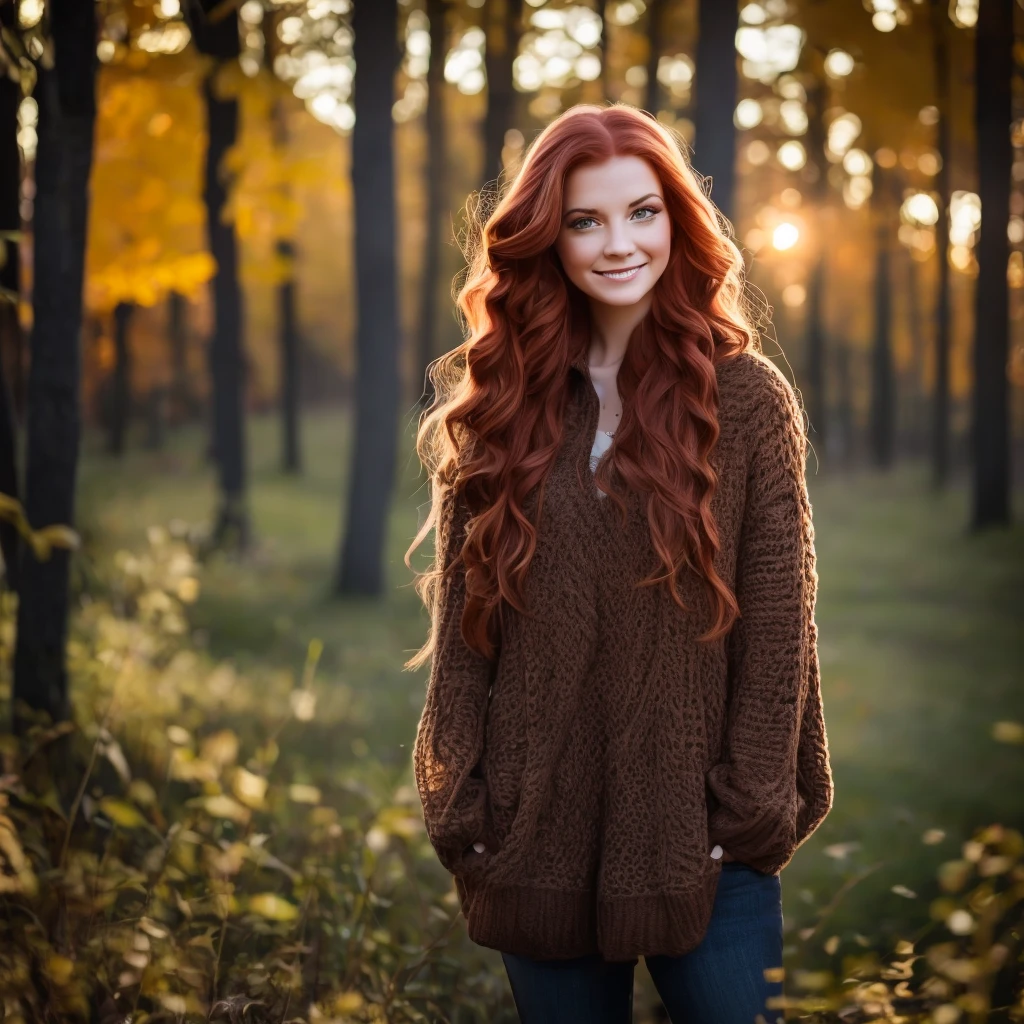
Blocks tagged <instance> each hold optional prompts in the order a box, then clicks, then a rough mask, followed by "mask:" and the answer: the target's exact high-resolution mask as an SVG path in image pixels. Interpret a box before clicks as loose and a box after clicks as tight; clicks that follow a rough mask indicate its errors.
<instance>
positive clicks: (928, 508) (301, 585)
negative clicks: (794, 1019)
mask: <svg viewBox="0 0 1024 1024" xmlns="http://www.w3.org/2000/svg"><path fill="white" fill-rule="evenodd" d="M411 423H412V420H411V419H410V421H409V425H408V427H407V429H406V431H405V435H404V440H403V443H402V449H401V452H402V454H401V459H400V463H401V473H400V482H399V485H398V487H397V488H396V503H395V507H394V510H393V514H392V517H391V521H390V523H389V534H388V536H389V542H388V590H387V594H386V596H385V597H383V598H382V599H380V600H379V601H364V600H345V601H342V600H337V599H334V598H332V596H331V593H330V591H331V583H332V576H333V572H334V569H335V561H336V553H337V549H338V540H339V535H340V525H341V517H342V511H343V508H344V502H343V500H342V495H343V483H344V478H345V466H344V464H345V463H346V461H347V460H346V456H347V452H348V421H347V419H346V418H344V417H343V416H341V415H339V414H331V413H315V414H311V415H309V416H308V417H307V418H306V420H305V422H304V438H303V439H304V443H305V455H306V469H305V472H304V473H303V475H301V476H297V477H286V476H284V475H282V474H281V473H280V472H279V470H278V468H277V452H278V450H279V435H278V424H277V421H276V420H274V419H272V418H256V419H253V420H252V422H251V423H250V425H249V430H248V437H249V442H250V456H251V507H252V515H253V523H254V529H255V538H256V545H255V549H254V551H253V553H252V554H251V555H250V556H249V557H248V558H246V559H245V560H243V561H241V562H231V561H227V560H224V559H218V560H217V561H215V562H214V563H212V564H210V565H209V566H208V567H207V569H206V571H205V573H204V574H203V577H202V585H203V590H202V594H201V597H200V599H199V601H198V602H197V604H196V605H195V606H194V607H193V609H192V621H193V624H194V625H195V626H196V627H198V628H199V629H201V630H203V631H205V635H206V637H207V643H208V648H209V650H210V652H211V653H212V654H213V655H214V656H216V657H219V658H231V659H232V660H233V661H234V662H235V663H236V664H237V665H238V666H239V667H240V668H244V667H245V666H246V665H252V664H255V663H259V664H261V666H263V667H267V666H268V665H269V666H271V667H273V666H280V667H281V668H283V669H291V670H294V671H298V670H299V669H300V668H301V665H302V661H303V658H304V655H305V651H306V648H307V645H308V643H309V641H310V640H311V639H313V638H318V639H320V640H322V641H323V644H324V653H323V658H322V661H321V667H320V671H319V673H318V679H319V683H320V685H322V686H325V687H329V686H331V685H338V684H343V685H345V686H346V687H347V688H349V689H350V690H351V692H352V696H353V698H354V699H353V703H352V712H351V715H350V728H349V729H348V730H347V731H346V733H345V734H344V735H338V736H336V737H333V738H332V742H331V744H330V747H329V749H325V750H324V751H323V752H322V755H323V756H324V757H329V758H336V759H341V760H345V761H351V762H352V764H353V770H354V771H358V770H360V769H359V768H358V767H357V765H358V764H363V765H366V766H367V770H373V771H384V772H387V773H389V774H392V775H393V778H394V780H395V781H396V782H398V781H400V780H404V781H411V768H410V760H409V753H410V750H411V745H412V740H413V736H414V732H415V727H416V722H417V719H418V716H419V711H420V708H421V706H422V700H423V689H424V680H425V670H421V671H420V672H417V673H406V672H403V671H402V668H401V665H402V662H403V661H404V660H405V658H407V657H408V656H409V655H410V654H411V653H413V652H414V651H415V650H416V649H417V648H418V646H419V645H420V644H421V643H422V641H423V639H424V637H425V630H426V617H425V613H424V612H423V610H422V608H421V606H420V603H419V599H418V598H417V596H416V594H415V592H414V591H413V589H412V587H411V585H410V574H409V572H408V570H407V569H406V568H405V566H404V564H403V555H404V552H405V550H406V548H407V546H408V544H409V542H410V541H411V539H412V537H413V535H414V533H415V530H416V527H417V523H418V521H419V520H420V519H422V518H423V516H424V515H425V513H426V506H425V504H424V503H425V501H426V497H427V495H426V489H425V487H424V486H423V485H422V483H421V481H420V480H419V478H418V476H417V462H416V459H415V456H414V454H413V451H412V426H411ZM204 445H205V437H204V435H203V434H202V432H201V431H200V430H199V428H192V429H187V430H183V431H181V432H180V433H178V434H177V435H175V436H174V437H173V438H172V439H171V441H170V443H169V445H168V447H167V449H166V450H164V451H162V452H159V453H154V452H143V451H139V450H134V451H131V452H130V453H129V454H128V455H126V456H125V457H124V458H123V459H122V460H121V461H119V462H115V461H113V460H111V459H110V458H109V457H107V456H105V455H103V454H102V445H101V439H100V438H98V437H91V438H89V439H88V441H87V445H86V454H85V458H84V461H83V466H82V471H81V486H80V495H81V499H80V514H79V520H80V523H81V525H82V528H83V532H84V533H85V535H86V541H87V551H88V552H89V553H90V557H93V558H97V559H99V558H103V557H106V556H108V555H109V554H110V553H112V552H113V551H115V550H117V549H118V548H134V547H138V546H140V545H141V544H142V542H143V539H144V536H145V530H146V528H147V527H148V526H150V525H154V524H164V525H166V524H167V523H168V522H169V521H171V520H173V519H183V520H186V521H188V522H190V523H202V522H204V521H206V520H207V519H208V518H209V516H210V514H211V511H212V509H213V505H214V497H215V492H214V479H213V472H212V470H211V468H210V466H209V465H208V464H207V463H206V462H205V460H204V457H203V449H204ZM809 477H810V480H809V487H810V491H811V500H812V504H813V509H814V517H815V530H816V538H817V540H816V546H817V554H818V572H819V578H820V589H819V598H818V606H817V621H818V625H819V634H820V648H819V654H820V661H821V671H822V686H823V693H824V701H825V712H826V722H827V726H828V735H829V742H830V747H831V756H832V764H833V770H834V775H835V784H836V800H835V807H834V809H833V811H832V813H831V814H830V815H829V817H828V819H827V820H826V822H825V823H824V825H823V826H822V827H821V828H820V829H819V830H818V832H817V833H816V834H815V835H814V836H813V837H812V838H811V839H810V840H809V841H808V843H807V844H806V845H805V846H804V847H803V848H802V849H801V850H800V851H798V853H797V855H796V857H795V858H794V860H793V862H792V864H791V865H790V866H789V867H788V868H787V869H786V871H785V873H784V875H783V891H784V896H785V914H786V919H787V926H789V927H788V929H787V930H789V928H794V929H795V927H796V926H801V927H804V926H809V925H811V924H814V923H815V922H816V921H817V917H818V915H819V914H820V913H821V912H822V908H824V907H829V906H830V904H832V903H833V898H834V897H835V895H836V894H837V893H838V892H839V890H840V888H841V887H842V886H843V885H844V883H847V886H846V888H845V889H844V894H843V895H842V897H841V899H839V900H838V901H837V902H836V905H835V906H834V907H831V909H830V910H829V911H828V915H829V920H828V921H827V922H822V923H821V926H820V928H819V929H818V930H817V931H816V933H815V938H814V940H813V942H814V943H816V942H821V941H824V939H825V938H826V937H828V936H830V935H833V934H834V935H839V936H841V938H842V941H843V945H844V946H846V944H847V943H850V944H851V948H853V945H854V944H855V943H856V942H857V941H862V940H857V935H858V934H862V935H871V936H876V937H877V936H891V935H893V934H895V933H897V932H899V933H902V934H907V933H908V932H907V930H908V929H911V930H912V929H914V928H915V927H919V926H921V925H922V924H924V923H926V922H927V920H928V903H929V901H930V900H931V899H932V898H934V896H935V895H936V894H937V893H938V889H937V885H936V883H935V881H934V876H935V869H936V868H937V866H938V865H939V864H940V863H941V862H943V861H946V860H950V859H953V858H956V857H959V856H960V846H961V843H962V842H963V840H965V839H967V838H969V837H970V835H971V833H972V832H973V830H974V829H975V827H977V826H981V825H985V824H989V823H991V822H995V821H1000V822H1002V823H1004V824H1007V825H1013V826H1016V827H1018V828H1020V827H1021V826H1024V747H1022V746H1019V745H1013V744H1007V743H1001V742H997V740H996V739H995V738H994V737H993V725H994V723H996V722H999V721H1021V720H1024V698H1022V695H1021V665H1022V664H1024V631H1022V630H1021V629H1020V609H1021V608H1022V607H1024V527H1021V526H1020V525H1018V526H1015V527H1013V528H1011V529H1010V530H1003V531H995V532H992V533H989V534H986V535H982V536H973V535H971V534H970V532H969V531H968V530H967V529H966V524H967V522H968V514H969V496H968V494H967V491H966V489H965V487H964V486H963V485H962V484H961V485H957V486H954V487H953V488H952V489H951V490H950V491H949V492H948V493H946V494H944V495H941V496H935V495H933V494H932V493H931V492H930V490H929V487H928V476H927V473H926V471H925V468H924V467H923V466H914V465H908V466H903V467H900V468H898V469H896V470H895V471H893V472H891V473H889V474H884V475H883V474H878V473H869V472H863V471H861V472H857V473H855V474H852V475H839V474H833V475H828V474H825V473H824V472H821V473H816V472H815V463H814V460H813V458H812V462H811V465H810V467H809ZM1018 498H1019V494H1018ZM1017 504H1018V515H1019V510H1020V509H1021V507H1022V506H1021V503H1020V501H1019V500H1018V503H1017ZM429 551H430V543H429V541H427V542H426V543H425V544H424V545H423V550H422V552H421V553H420V555H419V558H418V559H416V560H415V564H417V565H423V564H425V562H426V560H427V559H428V558H429ZM371 764H372V765H373V767H372V769H371V768H370V767H369V766H370V765H371ZM861 875H863V876H864V877H863V878H862V879H860V880H857V881H854V880H855V879H858V878H859V876H861ZM894 886H895V887H896V891H894V889H893V887H894ZM862 944H863V942H862Z"/></svg>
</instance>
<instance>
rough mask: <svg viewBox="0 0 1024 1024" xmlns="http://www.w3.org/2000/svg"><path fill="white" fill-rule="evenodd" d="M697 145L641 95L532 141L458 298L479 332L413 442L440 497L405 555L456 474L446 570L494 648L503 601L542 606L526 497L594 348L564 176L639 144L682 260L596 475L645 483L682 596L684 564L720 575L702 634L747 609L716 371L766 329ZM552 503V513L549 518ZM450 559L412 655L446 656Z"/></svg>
mask: <svg viewBox="0 0 1024 1024" xmlns="http://www.w3.org/2000/svg"><path fill="white" fill-rule="evenodd" d="M685 149H686V147H685V143H684V142H682V140H681V139H680V138H679V137H678V136H677V135H675V134H674V133H673V132H672V131H670V130H669V129H668V128H666V127H665V126H664V125H662V124H660V123H659V122H658V121H656V120H654V119H653V118H651V117H650V116H649V115H647V114H645V113H643V112H642V111H639V110H637V109H635V108H633V107H629V106H625V105H623V104H615V105H612V106H608V107H598V106H590V105H579V106H576V107H573V108H571V109H570V110H567V111H566V112H565V113H564V114H562V115H561V116H560V117H558V118H557V119H556V120H554V121H553V122H552V123H551V124H549V125H548V126H547V128H545V129H544V131H542V132H541V133H540V135H538V137H537V138H536V139H535V140H534V142H533V143H532V145H531V146H530V148H529V151H528V152H527V154H526V157H525V159H524V161H523V163H522V165H521V167H520V168H519V170H518V172H517V173H516V174H515V176H514V177H513V178H512V180H511V182H510V183H509V184H508V185H507V187H506V189H505V192H504V194H503V195H502V197H501V199H500V200H499V202H498V203H497V205H496V206H495V208H494V210H493V212H491V213H490V215H489V216H488V217H487V220H486V222H485V223H483V224H482V226H481V225H480V224H479V220H478V221H477V224H476V226H475V229H474V230H473V231H472V235H473V237H472V239H471V240H472V242H473V249H474V251H473V252H472V253H471V257H470V265H469V269H468V273H467V275H466V278H465V281H464V283H463V285H462V288H461V289H460V291H459V293H458V298H457V303H458V308H459V310H460V312H461V315H462V318H463V322H464V326H465V329H466V339H465V341H464V342H463V343H462V344H461V345H459V346H457V347H456V348H455V349H453V350H452V351H451V352H448V353H447V354H445V355H444V356H442V357H441V358H440V359H438V360H435V361H434V362H433V363H431V365H430V370H429V375H430V379H431V381H432V383H433V384H434V388H435V395H436V397H435V400H434V401H433V403H432V404H431V406H430V407H429V408H428V409H427V410H425V411H424V413H423V414H422V416H421V418H420V423H419V429H418V431H417V436H416V451H417V454H418V455H419V458H420V461H421V462H422V463H423V465H424V466H425V467H426V468H427V471H428V474H429V477H430V484H431V510H430V515H429V516H428V518H427V520H426V522H425V523H424V525H423V527H422V528H421V529H420V531H419V532H418V533H417V535H416V537H415V539H414V540H413V542H412V545H411V546H410V547H409V549H408V551H407V552H406V555H405V563H406V565H407V566H408V567H409V568H410V569H412V564H411V562H410V557H411V555H412V553H413V552H414V551H415V550H416V548H417V547H419V545H420V544H421V543H422V541H423V540H424V538H425V537H426V535H427V534H428V533H429V532H430V530H431V529H432V528H433V527H434V525H435V524H436V522H437V518H438V514H439V511H440V508H441V502H442V500H443V496H444V494H445V492H446V490H447V488H450V487H455V488H458V489H459V491H460V492H461V493H460V500H463V501H465V503H466V504H467V506H468V510H469V514H470V516H471V528H469V529H467V530H466V537H465V540H464V542H463V543H462V545H461V549H460V551H459V552H458V553H457V558H456V562H455V563H454V564H453V565H452V566H449V569H448V571H455V569H456V567H457V565H458V563H459V561H460V560H461V565H462V567H463V568H464V570H465V573H466V592H467V598H466V606H465V610H464V613H463V620H462V623H461V628H462V635H463V637H464V638H465V641H466V643H467V644H469V645H470V646H471V647H472V648H473V649H475V650H477V651H478V652H479V653H481V654H482V655H484V656H486V657H493V655H494V652H495V649H496V646H497V645H498V643H499V642H500V614H499V613H500V608H501V603H502V601H505V602H507V603H508V605H510V606H511V607H514V608H516V609H517V610H518V611H520V612H524V611H527V609H526V608H525V602H524V600H523V581H524V578H525V577H526V573H527V570H528V569H529V566H530V560H531V558H532V557H533V552H534V550H535V547H536V529H535V526H534V523H533V522H532V521H531V519H530V518H529V516H527V515H526V514H525V512H524V500H525V499H526V497H527V495H528V494H530V493H531V492H532V491H533V490H534V488H541V491H540V492H539V495H540V496H541V500H542V495H543V484H544V481H545V479H546V477H547V475H548V473H549V471H550V469H551V466H552V464H553V462H554V459H555V455H556V453H557V451H558V448H559V445H560V443H561V441H562V436H563V423H562V413H563V411H564V407H565V400H566V396H567V380H568V373H569V368H570V366H571V364H572V363H573V361H574V360H576V359H578V358H579V357H580V356H581V354H582V356H583V358H586V353H587V352H588V351H589V344H590V338H589V329H588V324H589V312H588V307H587V303H586V300H585V297H584V296H583V295H582V293H581V292H580V291H579V290H578V289H577V288H576V287H575V285H573V284H572V283H571V282H570V281H569V280H568V278H567V277H566V276H565V274H564V272H563V271H562V268H561V265H560V263H559V260H558V257H557V255H556V253H555V250H554V244H555V240H556V238H557V236H558V232H559V227H560V224H561V220H562V194H563V189H564V185H565V181H566V177H567V175H568V174H569V173H570V171H572V170H573V169H574V168H575V167H577V166H579V165H581V164H588V163H602V162H604V161H605V160H608V159H609V158H611V157H614V156H638V157H641V158H643V159H644V160H646V161H647V162H648V163H649V164H650V165H651V167H652V168H653V169H654V171H655V173H656V174H657V176H658V178H659V180H660V181H661V184H662V189H663V192H664V198H665V205H666V209H667V211H668V214H669V217H670V218H671V224H672V244H671V255H670V257H669V262H668V265H667V267H666V269H665V271H664V273H663V275H662V277H661V278H660V279H659V280H658V282H657V284H656V285H655V288H654V294H653V298H652V306H651V310H650V312H649V314H648V315H647V317H645V319H644V321H643V322H642V323H641V324H640V326H639V327H638V328H637V330H636V331H635V332H634V334H633V336H632V337H631V338H630V342H629V346H628V349H627V353H626V356H625V358H624V360H623V362H622V365H621V368H620V370H619V374H618V387H619V392H620V394H621V397H622V410H623V411H622V420H621V423H620V425H619V427H618V429H617V431H616V435H615V442H614V444H613V447H612V450H611V453H610V455H609V458H608V459H607V460H605V462H603V463H602V465H601V467H600V469H599V471H598V474H597V478H596V479H597V483H598V486H600V487H601V489H602V490H604V491H605V492H606V493H608V495H609V499H610V500H612V501H615V502H616V503H617V505H618V506H619V510H620V512H621V513H623V514H624V513H625V511H626V509H625V504H624V503H623V501H622V499H621V498H620V497H619V495H618V494H616V493H615V491H614V490H613V489H611V488H610V486H609V483H610V480H611V479H612V475H613V473H614V474H616V475H617V478H618V479H621V480H622V481H623V483H624V484H625V485H626V486H627V487H628V488H630V489H635V490H639V491H641V492H644V493H647V494H648V501H647V515H648V522H649V524H650V530H651V539H652V544H653V546H654V548H655V550H656V552H657V554H658V555H659V557H660V559H661V562H662V567H663V568H664V572H663V573H660V574H657V575H654V576H649V577H647V578H645V579H644V580H643V581H641V583H640V585H641V586H651V585H654V584H657V583H659V582H662V581H665V582H666V584H667V586H668V587H669V590H670V592H671V594H672V597H673V599H674V600H675V601H676V603H677V604H679V605H680V607H682V608H684V610H685V608H686V606H685V605H684V604H683V601H682V599H681V597H680V596H679V592H678V588H677V586H676V576H677V573H678V571H679V569H680V568H681V567H682V566H683V565H688V566H690V567H691V568H693V569H694V570H695V571H697V572H698V573H699V574H700V575H701V576H702V577H703V578H704V579H705V580H706V582H707V585H708V587H709V588H710V595H709V596H710V598H711V605H712V609H713V613H714V622H713V625H712V627H711V629H710V630H709V631H708V632H706V633H705V634H704V635H703V636H702V637H701V640H704V641H710V640H717V639H719V638H721V637H722V636H724V635H725V634H726V633H727V632H728V631H729V629H730V628H731V626H732V624H733V622H734V621H735V619H736V617H737V614H738V611H739V609H738V606H737V603H736V598H735V596H734V594H733V593H732V591H731V590H730V589H729V587H728V586H727V585H726V584H725V583H724V582H723V581H722V579H721V578H720V577H719V576H718V574H717V573H716V572H715V570H714V566H713V559H714V555H715V552H716V551H717V550H718V546H719V537H718V530H717V528H716V525H715V522H714V519H713V516H712V514H711V499H712V496H713V494H714V491H715V487H716V484H717V477H716V474H715V472H714V470H713V468H712V467H711V465H710V464H709V461H708V455H709V453H710V451H711V450H712V447H713V446H714V444H715V442H716V440H717V438H718V435H719V425H718V416H717V412H718V384H717V378H716V374H715V367H716V365H717V364H718V363H720V362H722V361H724V360H727V359H730V358H735V356H737V355H738V354H739V353H740V352H742V351H745V350H747V349H759V340H758V337H757V333H756V331H755V330H754V327H753V325H752V323H751V322H750V320H749V319H748V316H747V308H748V307H747V303H746V299H745V292H744V278H743V261H742V257H741V256H740V253H739V250H738V249H737V248H736V246H735V245H734V244H733V242H732V241H731V240H730V239H729V237H728V229H727V225H726V224H725V222H724V219H721V218H720V216H719V214H718V211H717V210H716V209H715V207H714V205H713V204H712V202H711V200H710V199H709V198H708V197H707V196H706V195H705V193H704V190H703V188H702V185H701V182H700V181H699V180H698V178H697V176H696V175H695V174H694V171H693V170H692V169H691V167H690V165H689V163H688V161H687V159H686V156H685ZM539 511H540V502H538V508H537V512H538V515H539ZM443 569H444V567H443V566H440V565H437V564H436V560H435V564H434V565H433V567H432V568H431V569H430V570H429V571H428V572H425V573H422V574H419V575H418V577H417V580H416V584H415V585H416V590H417V593H418V594H419V595H420V597H421V598H422V599H423V601H424V603H425V605H426V606H427V609H428V611H429V612H430V613H431V620H432V622H433V624H434V628H432V629H431V635H430V637H429V638H428V640H427V642H426V643H425V644H424V646H423V647H422V648H421V649H420V650H419V651H418V652H417V654H416V655H415V656H414V657H413V658H411V659H410V660H409V661H408V662H407V663H406V667H407V668H416V667H418V666H419V665H421V664H423V662H425V661H426V660H427V659H428V658H429V657H430V655H431V654H432V652H433V649H434V646H435V642H436V632H437V630H436V626H437V620H438V616H437V614H435V613H436V610H437V609H436V602H437V599H438V584H439V582H440V579H441V576H442V574H443V572H442V571H443Z"/></svg>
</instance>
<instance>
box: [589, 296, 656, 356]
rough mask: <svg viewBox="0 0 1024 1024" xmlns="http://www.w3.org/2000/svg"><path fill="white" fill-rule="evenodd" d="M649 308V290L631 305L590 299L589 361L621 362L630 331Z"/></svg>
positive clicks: (630, 335) (631, 332)
mask: <svg viewBox="0 0 1024 1024" xmlns="http://www.w3.org/2000/svg"><path fill="white" fill-rule="evenodd" d="M650 308H651V295H650V293H648V294H647V295H645V296H644V297H643V298H642V299H641V300H640V301H639V302H636V303H634V304H633V305H631V306H609V305H606V304H605V303H603V302H591V303H590V356H589V360H590V365H591V366H597V367H602V366H607V365H609V364H618V363H620V362H622V360H623V358H624V357H625V355H626V349H627V348H628V346H629V339H630V338H631V337H632V336H633V331H635V330H636V328H637V325H638V324H639V323H640V321H641V320H643V318H644V317H645V316H646V315H647V312H648V310H650Z"/></svg>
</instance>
